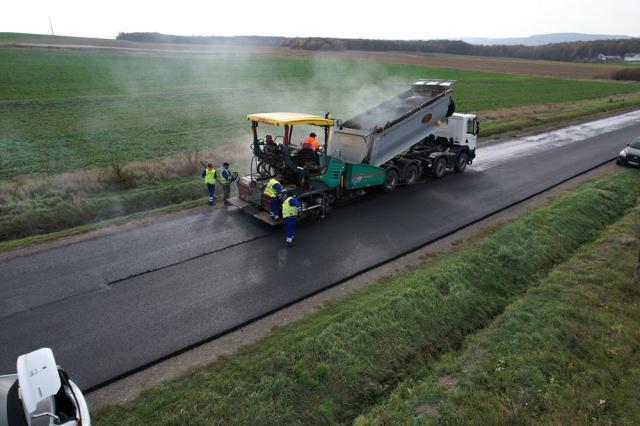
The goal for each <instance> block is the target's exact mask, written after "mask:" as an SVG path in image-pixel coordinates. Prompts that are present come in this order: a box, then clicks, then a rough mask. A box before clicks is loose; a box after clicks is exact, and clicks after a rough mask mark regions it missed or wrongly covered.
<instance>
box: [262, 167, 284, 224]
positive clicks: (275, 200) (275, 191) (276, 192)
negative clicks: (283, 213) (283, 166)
mask: <svg viewBox="0 0 640 426" xmlns="http://www.w3.org/2000/svg"><path fill="white" fill-rule="evenodd" d="M282 179H283V178H282V175H277V176H276V177H275V179H274V178H271V179H270V180H269V182H267V186H265V188H264V194H265V195H266V196H267V197H269V198H270V199H271V204H270V207H269V214H270V215H271V217H272V218H273V219H274V220H278V219H280V202H281V201H282V184H281V183H280V182H282Z"/></svg>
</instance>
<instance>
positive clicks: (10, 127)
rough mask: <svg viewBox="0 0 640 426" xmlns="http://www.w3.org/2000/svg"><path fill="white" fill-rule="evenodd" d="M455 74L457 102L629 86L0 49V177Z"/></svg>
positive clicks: (194, 137) (178, 144)
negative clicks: (253, 116) (268, 113)
mask: <svg viewBox="0 0 640 426" xmlns="http://www.w3.org/2000/svg"><path fill="white" fill-rule="evenodd" d="M421 77H429V78H446V79H455V80H458V84H457V86H456V89H455V99H456V102H457V105H458V110H459V111H469V112H471V111H480V110H482V111H486V110H493V109H499V108H510V107H519V106H526V105H535V104H541V103H555V102H566V101H578V100H584V99H593V98H601V97H606V96H609V95H614V94H620V93H629V92H635V91H639V90H640V86H639V85H635V84H625V83H613V82H591V81H571V80H561V79H555V78H543V77H524V76H514V75H507V74H495V73H484V72H476V71H462V70H453V69H444V68H425V67H421V66H414V65H397V64H386V63H376V62H368V61H355V60H339V59H331V58H321V59H317V58H312V57H289V58H285V57H276V56H272V55H181V54H171V55H158V54H131V53H125V52H86V51H85V52H82V51H41V50H21V49H0V99H1V100H0V105H1V106H2V113H0V178H4V179H6V178H12V177H15V176H17V175H22V174H25V173H33V172H48V173H57V172H63V171H70V170H74V169H77V168H90V167H96V166H105V165H107V164H108V163H109V159H110V158H111V156H112V154H113V153H118V154H119V155H122V156H123V157H124V158H125V159H126V160H127V161H131V160H140V159H152V158H158V157H162V156H166V155H169V154H173V153H176V152H180V151H184V150H201V149H205V148H212V147H215V146H217V145H221V144H226V145H228V144H231V145H232V146H234V147H237V148H238V149H239V150H246V147H247V146H248V143H249V138H250V134H249V131H248V125H247V123H246V121H245V116H246V114H247V113H251V112H261V111H276V110H281V111H305V112H310V113H316V114H323V113H325V112H327V111H330V112H332V113H333V114H334V116H336V117H342V118H348V117H349V116H350V115H352V114H355V113H357V112H358V111H360V110H362V109H363V108H366V107H368V106H371V105H373V104H375V103H377V102H379V101H381V100H383V99H385V98H387V97H389V96H392V95H394V94H396V93H398V92H399V91H401V90H404V89H406V88H407V86H408V84H409V82H411V81H412V80H413V79H416V78H421Z"/></svg>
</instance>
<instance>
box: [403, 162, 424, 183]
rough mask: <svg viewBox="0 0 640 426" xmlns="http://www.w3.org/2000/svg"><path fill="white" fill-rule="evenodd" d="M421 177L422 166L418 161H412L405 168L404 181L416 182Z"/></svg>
mask: <svg viewBox="0 0 640 426" xmlns="http://www.w3.org/2000/svg"><path fill="white" fill-rule="evenodd" d="M419 177H420V167H418V165H417V164H416V163H411V164H409V165H408V166H407V167H406V168H405V169H404V183H415V181H417V180H418V178H419Z"/></svg>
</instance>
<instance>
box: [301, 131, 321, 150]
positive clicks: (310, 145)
mask: <svg viewBox="0 0 640 426" xmlns="http://www.w3.org/2000/svg"><path fill="white" fill-rule="evenodd" d="M316 137H317V135H316V134H315V133H309V137H307V138H306V139H305V140H304V142H303V143H302V147H303V148H306V149H312V150H314V151H317V150H318V147H319V146H320V144H319V143H318V139H316Z"/></svg>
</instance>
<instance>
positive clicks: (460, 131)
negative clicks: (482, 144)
mask: <svg viewBox="0 0 640 426" xmlns="http://www.w3.org/2000/svg"><path fill="white" fill-rule="evenodd" d="M447 121H448V122H447V123H446V124H445V125H443V126H441V127H439V128H438V129H437V130H436V131H435V136H436V137H444V138H447V139H450V138H453V143H454V144H456V145H459V146H466V147H468V148H469V150H471V151H474V150H475V149H476V142H477V140H478V132H479V130H480V122H479V121H478V117H477V116H476V115H474V114H460V113H454V114H453V115H452V116H451V117H449V118H448V120H447Z"/></svg>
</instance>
